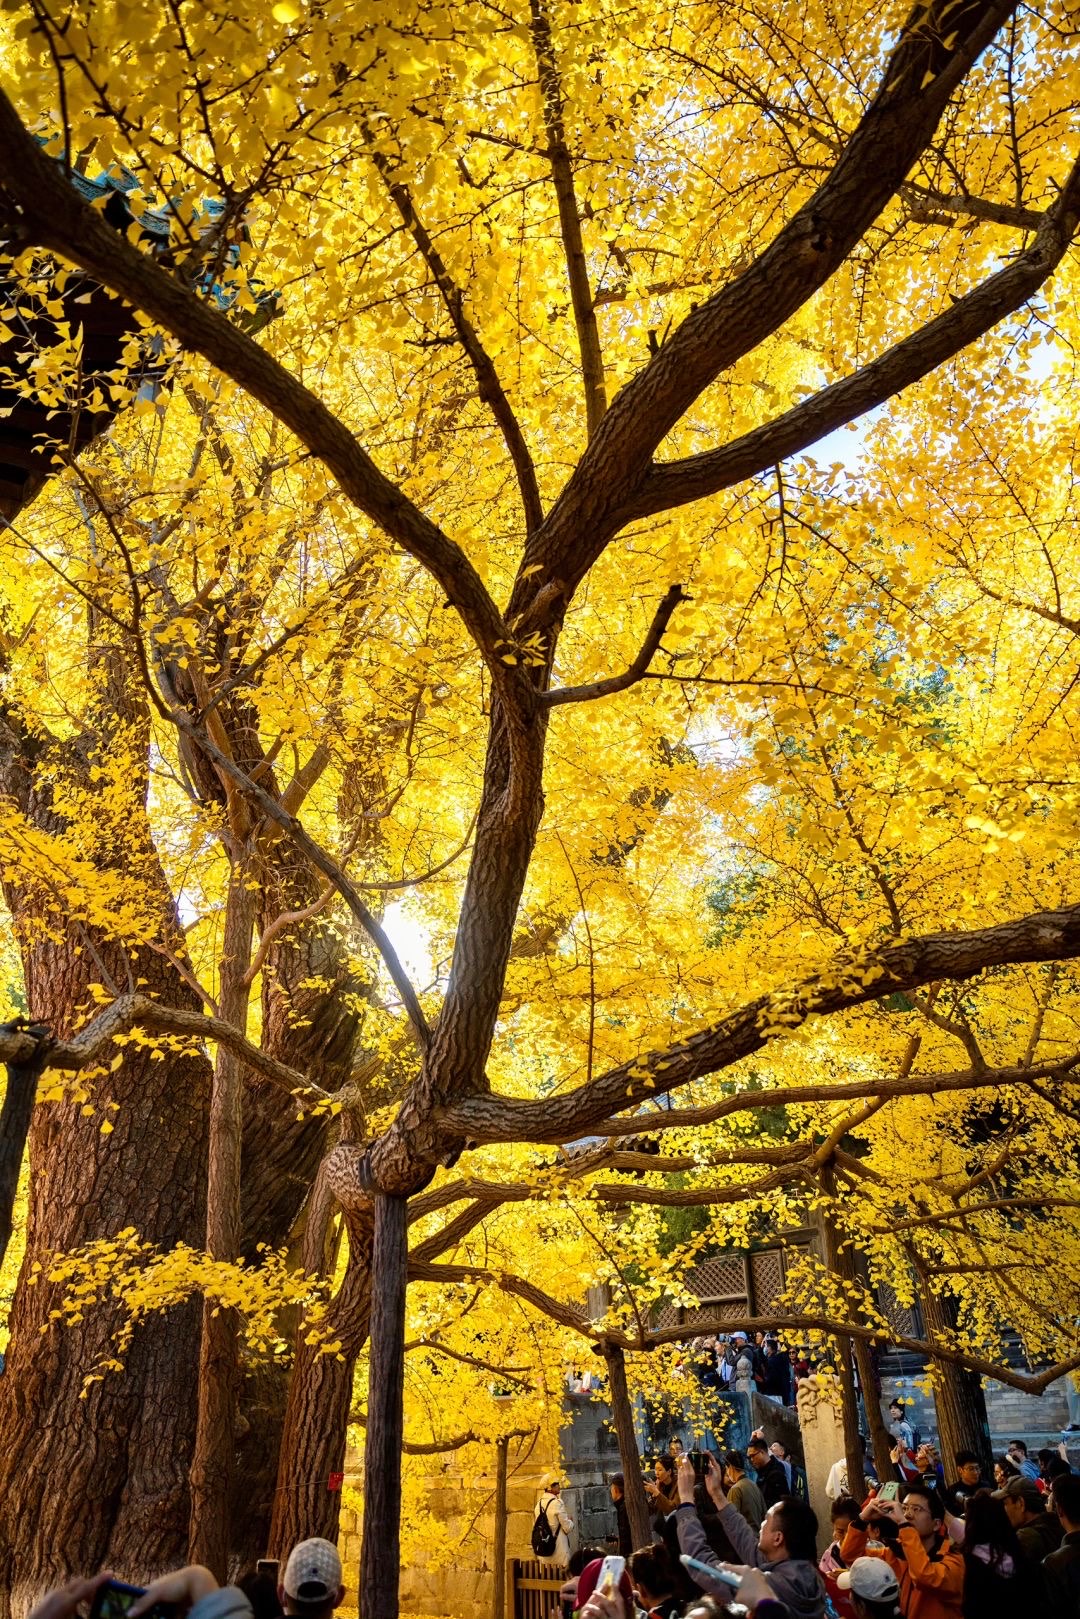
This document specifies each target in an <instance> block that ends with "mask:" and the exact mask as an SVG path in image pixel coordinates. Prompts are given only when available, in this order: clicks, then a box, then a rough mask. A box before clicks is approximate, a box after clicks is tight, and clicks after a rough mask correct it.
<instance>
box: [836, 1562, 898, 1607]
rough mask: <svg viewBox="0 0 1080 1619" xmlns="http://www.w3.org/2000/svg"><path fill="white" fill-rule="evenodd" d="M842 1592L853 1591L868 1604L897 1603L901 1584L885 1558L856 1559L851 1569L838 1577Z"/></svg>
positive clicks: (837, 1580) (837, 1581) (847, 1569)
mask: <svg viewBox="0 0 1080 1619" xmlns="http://www.w3.org/2000/svg"><path fill="white" fill-rule="evenodd" d="M836 1583H837V1585H838V1586H839V1587H840V1589H841V1591H853V1592H854V1593H855V1595H856V1596H857V1597H865V1599H866V1601H867V1602H890V1601H892V1602H895V1601H896V1598H897V1597H898V1596H899V1595H900V1584H899V1581H898V1580H897V1578H896V1575H895V1574H894V1573H893V1571H892V1569H891V1568H890V1567H889V1565H888V1563H886V1561H885V1559H884V1558H883V1557H856V1559H855V1561H854V1562H853V1563H852V1565H851V1567H850V1568H846V1569H845V1570H844V1571H843V1573H842V1574H838V1575H837V1576H836Z"/></svg>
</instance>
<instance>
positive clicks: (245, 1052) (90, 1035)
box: [0, 995, 334, 1102]
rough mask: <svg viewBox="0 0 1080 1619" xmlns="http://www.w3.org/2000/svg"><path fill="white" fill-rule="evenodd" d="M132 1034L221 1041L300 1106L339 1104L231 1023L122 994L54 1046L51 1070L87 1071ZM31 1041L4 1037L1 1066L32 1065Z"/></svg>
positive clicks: (51, 1047)
mask: <svg viewBox="0 0 1080 1619" xmlns="http://www.w3.org/2000/svg"><path fill="white" fill-rule="evenodd" d="M132 1029H144V1030H145V1031H146V1032H147V1033H148V1034H175V1035H180V1036H182V1037H184V1038H191V1039H194V1040H213V1041H216V1043H217V1044H218V1045H220V1046H224V1047H225V1048H226V1049H227V1050H229V1051H231V1052H233V1053H234V1054H235V1055H236V1056H238V1057H239V1058H240V1059H241V1061H242V1062H243V1063H244V1065H245V1066H246V1067H247V1068H250V1069H251V1070H252V1072H254V1073H257V1074H261V1075H262V1077H263V1078H264V1079H268V1080H270V1082H271V1083H272V1084H274V1085H276V1086H277V1087H278V1088H279V1089H281V1090H284V1091H287V1092H288V1094H289V1095H290V1096H295V1097H296V1098H297V1100H298V1101H301V1102H303V1101H308V1100H310V1101H320V1102H330V1101H333V1100H334V1098H333V1097H332V1096H331V1095H330V1092H329V1091H324V1090H323V1088H322V1086H321V1085H315V1084H313V1083H312V1081H311V1080H309V1079H308V1078H307V1076H306V1075H305V1074H302V1073H300V1072H299V1070H298V1069H296V1068H290V1067H289V1066H288V1064H287V1063H283V1062H277V1061H276V1060H275V1058H273V1057H268V1056H267V1055H266V1053H265V1052H263V1051H260V1049H259V1047H258V1046H254V1045H252V1043H251V1041H250V1040H247V1039H246V1038H245V1037H244V1036H243V1035H242V1034H241V1033H240V1032H239V1030H238V1029H236V1028H234V1027H233V1025H232V1024H231V1023H227V1022H225V1021H224V1020H223V1019H221V1018H217V1017H206V1016H204V1014H203V1013H201V1012H187V1011H183V1010H182V1009H181V1008H179V1007H175V1006H163V1005H162V1003H161V1002H160V1001H152V1000H149V999H148V998H147V997H146V996H145V995H121V996H120V997H119V998H118V999H117V1000H115V1001H113V1002H112V1003H111V1005H109V1006H107V1007H106V1008H105V1010H104V1011H103V1012H99V1013H98V1015H97V1017H95V1018H94V1019H93V1021H92V1022H90V1023H88V1024H87V1025H86V1027H85V1028H84V1029H82V1030H81V1031H80V1032H79V1033H78V1034H76V1035H74V1036H72V1038H71V1039H70V1040H57V1041H54V1042H52V1043H51V1044H49V1045H48V1046H47V1048H46V1049H47V1055H46V1060H45V1067H46V1069H56V1070H64V1071H67V1072H77V1071H78V1070H79V1069H81V1068H87V1067H89V1066H90V1064H91V1063H93V1062H96V1061H98V1060H99V1059H100V1058H101V1057H102V1056H103V1055H104V1054H105V1051H106V1049H107V1047H108V1046H109V1044H110V1043H111V1042H112V1041H113V1040H115V1039H116V1038H117V1036H118V1035H123V1034H128V1033H129V1032H130V1031H131V1030H132ZM28 1039H29V1037H28V1036H27V1035H26V1034H24V1033H22V1032H21V1031H20V1032H18V1033H16V1034H14V1035H4V1036H0V1062H8V1063H10V1062H13V1061H16V1062H26V1061H27V1060H29V1056H31V1055H32V1053H28V1052H27V1049H26V1047H27V1041H28Z"/></svg>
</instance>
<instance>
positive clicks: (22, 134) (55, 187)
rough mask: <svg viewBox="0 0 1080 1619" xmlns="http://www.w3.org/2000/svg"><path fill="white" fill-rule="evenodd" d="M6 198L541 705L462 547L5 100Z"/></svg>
mask: <svg viewBox="0 0 1080 1619" xmlns="http://www.w3.org/2000/svg"><path fill="white" fill-rule="evenodd" d="M0 187H2V188H3V191H4V192H5V193H6V197H7V200H8V202H9V204H10V206H11V208H12V210H13V211H14V212H15V213H16V214H17V219H18V227H19V232H20V235H21V237H22V239H23V240H24V241H27V242H32V243H34V244H35V245H37V246H40V247H44V248H48V249H50V250H51V251H53V252H55V253H59V254H61V255H62V256H63V257H64V258H67V259H70V260H71V261H72V262H74V263H75V264H78V265H79V266H81V268H83V269H84V270H87V271H88V272H89V273H90V274H91V275H93V276H94V277H95V279H96V280H98V281H100V282H101V284H102V286H105V287H108V288H109V289H110V290H111V291H113V292H116V293H119V294H120V296H121V297H123V298H126V299H127V300H128V301H129V302H130V303H132V304H134V305H135V307H136V308H137V309H141V310H143V311H144V313H145V314H147V315H149V316H150V318H151V319H152V320H153V321H155V322H156V323H157V324H158V325H159V326H161V327H163V328H164V329H165V330H166V331H168V332H170V333H171V334H172V335H173V336H174V337H175V338H176V339H177V341H178V342H179V343H180V344H181V345H182V346H183V347H184V348H185V349H187V350H188V351H189V352H191V353H195V354H201V355H202V356H203V357H204V358H205V359H207V360H209V362H210V363H211V365H214V366H216V367H217V368H218V369H219V370H220V371H223V372H224V373H225V374H226V375H227V376H230V377H232V378H233V380H234V381H235V382H237V383H238V384H239V385H240V387H242V388H243V389H245V390H246V392H248V393H249V394H250V395H251V396H252V398H254V399H257V400H258V401H259V403H260V404H262V405H264V406H265V407H266V409H267V410H269V411H271V412H272V413H273V415H274V416H275V417H277V419H278V420H279V421H281V422H282V423H283V424H284V425H285V426H286V427H288V428H289V429H290V430H291V431H292V432H293V433H295V435H296V437H297V438H298V439H299V440H300V442H301V443H302V444H304V445H306V446H307V448H308V449H309V450H310V451H311V453H312V454H313V455H314V456H317V457H318V459H319V460H320V461H321V462H322V463H323V465H324V466H325V467H326V468H327V470H328V471H329V472H330V473H331V474H332V476H333V477H334V478H335V479H336V480H337V482H338V483H339V485H340V486H341V489H342V491H343V493H344V494H345V495H346V496H347V497H348V498H349V499H350V500H351V501H353V503H354V504H355V505H356V506H357V507H358V508H359V509H360V510H361V511H362V512H364V513H365V514H366V515H367V516H368V517H370V518H371V519H372V521H373V522H375V523H377V524H378V525H379V527H380V528H381V529H383V531H384V532H385V533H386V534H388V535H389V536H390V538H391V539H393V540H394V541H395V542H396V543H397V544H398V545H400V546H401V548H402V549H403V550H404V551H406V552H407V553H408V554H409V555H410V556H412V557H415V558H416V560H417V561H418V562H420V563H421V564H422V565H423V566H424V567H425V568H426V569H427V570H428V571H429V573H430V574H431V575H432V577H433V578H434V579H436V580H437V581H438V583H439V585H440V586H441V588H442V589H443V590H444V591H445V592H446V596H447V599H448V600H449V602H450V603H451V605H452V606H454V607H455V608H456V609H457V611H458V612H459V614H460V615H461V618H462V621H463V623H464V624H465V626H466V628H467V629H468V631H469V633H470V635H471V636H472V638H473V640H474V641H475V643H476V645H477V647H478V648H479V650H480V652H481V654H482V655H483V657H484V659H485V662H486V663H487V666H488V669H489V671H490V674H491V678H492V682H493V684H494V686H495V688H496V690H497V691H498V692H499V694H500V695H501V696H502V697H503V699H504V701H506V702H507V704H508V706H509V707H510V709H511V711H516V709H517V708H519V707H520V706H521V705H522V703H523V702H525V703H527V702H529V700H530V698H529V693H530V691H531V688H530V687H529V684H528V682H527V681H526V680H525V679H524V678H523V677H522V674H521V671H520V670H519V669H516V668H513V667H510V666H508V665H507V664H505V663H503V662H502V660H501V658H500V657H499V655H498V653H497V652H496V650H495V648H496V643H497V642H500V641H505V640H506V639H508V631H507V628H506V625H505V623H504V622H503V619H502V617H501V615H500V613H499V610H498V608H497V607H496V605H495V603H494V601H493V600H492V599H491V597H490V595H489V594H488V592H487V589H486V588H485V586H484V582H483V580H482V579H481V578H480V575H479V574H478V573H477V571H476V569H475V568H474V567H473V565H472V563H471V562H470V561H469V559H468V557H467V556H466V555H465V553H464V551H463V550H462V549H461V547H460V546H458V545H457V544H455V542H454V541H453V540H451V539H449V538H448V536H447V535H445V534H444V533H443V532H442V530H441V529H440V528H438V527H437V526H436V524H434V523H432V522H431V521H430V519H429V518H427V517H425V515H424V514H423V512H421V511H420V509H419V508H418V507H417V506H415V505H414V504H413V503H412V501H410V500H409V499H408V497H407V496H406V495H404V494H403V493H402V491H401V490H400V489H399V488H398V487H397V486H396V485H395V484H394V483H392V482H391V480H390V479H389V478H387V477H386V476H385V475H384V474H383V473H382V472H380V470H379V468H378V467H377V466H376V465H375V463H374V461H372V459H371V457H370V456H369V455H368V454H367V452H366V451H365V450H364V449H363V448H362V447H361V445H360V444H359V442H358V441H357V439H356V438H355V436H354V435H353V434H352V433H351V432H350V431H349V430H348V428H347V427H346V426H345V425H344V423H343V422H341V421H339V420H338V418H337V417H336V416H335V415H334V414H333V412H332V411H330V410H329V409H328V408H327V406H326V405H325V404H323V402H322V400H320V399H319V398H317V397H316V395H315V394H313V393H311V392H310V391H309V390H308V389H307V388H305V387H304V385H303V384H302V383H301V382H299V381H298V380H297V379H296V378H295V377H294V376H292V375H291V374H290V373H289V372H288V371H286V369H285V368H284V366H282V365H280V364H279V363H278V361H277V360H275V359H274V358H273V356H272V355H270V354H268V353H267V352H266V350H265V349H262V348H260V346H259V345H258V344H257V343H256V342H254V341H253V339H252V338H250V337H248V336H247V335H246V334H245V333H244V332H242V331H240V330H239V329H238V328H237V327H236V326H233V325H232V324H231V323H230V322H229V321H228V320H227V319H226V318H225V316H224V315H223V314H221V313H219V311H218V310H216V309H214V308H213V307H212V306H211V304H210V303H208V302H204V301H203V300H202V299H200V298H198V297H197V296H196V295H195V294H194V293H193V292H192V291H191V290H190V289H189V288H188V287H186V286H184V285H182V284H181V282H180V281H178V280H175V279H174V278H173V277H172V276H171V275H170V274H169V273H168V271H167V270H165V269H164V268H163V267H162V266H161V265H160V264H157V263H155V262H154V260H152V259H151V258H150V257H149V256H148V255H147V254H145V253H141V252H139V251H138V249H137V248H134V247H132V246H131V245H130V243H128V242H127V241H126V240H125V239H124V238H123V237H122V236H120V235H118V234H117V232H116V231H115V230H113V229H112V227H111V226H110V225H108V224H106V222H105V220H104V219H103V218H102V216H101V215H100V214H99V213H97V212H95V210H94V209H92V208H91V207H90V206H89V205H88V204H87V203H84V202H83V201H82V199H81V198H80V196H79V194H78V193H77V192H76V191H75V189H74V187H73V186H72V185H71V184H70V183H69V181H68V179H67V177H66V174H65V172H64V170H63V169H62V167H61V166H60V165H59V164H58V163H56V162H55V161H54V160H53V159H52V158H50V157H48V156H46V154H45V152H44V151H43V150H42V148H41V147H40V146H39V145H38V143H37V141H36V140H35V139H34V138H33V136H32V135H31V134H30V133H29V132H28V131H27V129H26V127H25V126H24V124H23V123H22V120H21V119H20V118H19V115H18V113H17V112H16V111H15V108H14V107H13V106H12V103H11V101H10V100H9V99H8V97H7V96H6V95H5V94H3V93H2V92H0Z"/></svg>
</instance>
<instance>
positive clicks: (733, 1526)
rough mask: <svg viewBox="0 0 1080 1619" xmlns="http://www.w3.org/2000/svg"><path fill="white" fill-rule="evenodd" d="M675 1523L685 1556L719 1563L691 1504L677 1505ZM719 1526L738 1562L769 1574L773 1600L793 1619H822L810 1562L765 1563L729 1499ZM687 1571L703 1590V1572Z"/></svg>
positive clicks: (820, 1593) (820, 1592) (817, 1578)
mask: <svg viewBox="0 0 1080 1619" xmlns="http://www.w3.org/2000/svg"><path fill="white" fill-rule="evenodd" d="M675 1523H676V1526H677V1528H678V1531H679V1546H680V1549H681V1550H682V1551H684V1552H685V1553H686V1555H687V1556H688V1557H696V1558H697V1560H698V1562H699V1563H711V1564H712V1565H713V1566H714V1567H715V1566H716V1564H718V1563H719V1562H720V1558H719V1557H717V1555H716V1553H715V1552H714V1551H713V1549H712V1547H711V1546H710V1545H709V1542H708V1540H707V1539H706V1537H705V1531H704V1529H703V1528H702V1526H701V1520H700V1518H699V1517H698V1515H697V1512H696V1510H695V1509H694V1508H693V1507H692V1506H681V1507H680V1508H679V1510H678V1512H677V1513H676V1514H675ZM720 1527H721V1528H722V1529H723V1530H724V1532H725V1534H726V1535H727V1537H728V1539H729V1540H730V1542H731V1544H732V1546H733V1547H734V1549H735V1555H736V1557H737V1558H738V1559H739V1561H740V1562H742V1563H746V1564H748V1565H749V1566H750V1567H751V1568H759V1569H761V1571H762V1573H763V1574H767V1575H768V1576H769V1584H770V1585H771V1586H772V1588H773V1591H774V1592H775V1594H776V1599H777V1601H778V1602H783V1603H784V1604H785V1605H786V1606H787V1607H788V1608H789V1609H790V1610H791V1613H792V1616H793V1619H823V1615H824V1613H825V1587H824V1585H823V1584H822V1580H821V1575H820V1574H819V1573H818V1571H817V1569H816V1568H815V1567H814V1565H813V1563H808V1562H806V1561H805V1559H803V1558H801V1557H785V1558H784V1560H783V1561H782V1562H780V1563H769V1562H767V1561H766V1560H765V1558H763V1557H761V1556H760V1555H759V1553H758V1543H757V1536H756V1535H755V1533H754V1531H753V1530H752V1529H751V1527H750V1525H749V1524H748V1523H747V1521H746V1519H745V1518H744V1517H743V1516H742V1514H741V1513H739V1512H737V1511H736V1510H735V1508H734V1507H733V1506H732V1505H731V1503H730V1502H729V1503H728V1505H727V1506H726V1507H722V1508H721V1510H720ZM687 1572H688V1573H689V1574H690V1576H691V1578H692V1579H693V1580H694V1581H695V1582H696V1584H698V1585H700V1586H701V1587H702V1589H703V1590H704V1589H705V1588H706V1580H705V1576H704V1575H701V1576H698V1575H697V1574H695V1573H694V1571H693V1570H692V1569H690V1570H688V1571H687ZM710 1594H711V1595H713V1596H716V1595H717V1591H716V1588H715V1587H711V1588H710Z"/></svg>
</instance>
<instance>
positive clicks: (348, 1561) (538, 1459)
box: [338, 1442, 614, 1619]
mask: <svg viewBox="0 0 1080 1619" xmlns="http://www.w3.org/2000/svg"><path fill="white" fill-rule="evenodd" d="M466 1454H468V1455H469V1456H470V1461H471V1466H470V1469H469V1471H468V1472H466V1471H464V1470H463V1468H462V1466H461V1464H460V1462H459V1461H458V1460H457V1458H456V1456H454V1455H450V1456H440V1457H433V1458H432V1460H431V1467H430V1474H429V1480H428V1487H427V1490H426V1494H425V1502H426V1506H427V1509H428V1511H430V1512H431V1514H432V1516H433V1517H434V1518H436V1519H437V1520H438V1521H439V1523H440V1524H441V1525H442V1526H443V1528H444V1530H445V1534H446V1540H447V1544H448V1545H449V1546H451V1547H457V1545H458V1543H459V1542H461V1546H460V1550H458V1551H456V1553H455V1556H454V1558H453V1560H452V1562H451V1564H450V1566H449V1567H446V1568H425V1567H419V1566H416V1565H413V1566H411V1567H403V1568H402V1571H401V1611H402V1613H403V1614H409V1615H413V1616H414V1619H492V1606H493V1602H494V1596H495V1577H494V1565H493V1561H492V1552H493V1547H494V1543H495V1452H494V1446H490V1447H487V1446H486V1447H484V1448H483V1450H482V1451H478V1447H470V1449H469V1452H468V1453H466ZM478 1456H479V1460H480V1469H481V1470H480V1471H477V1465H476V1464H477V1459H478ZM508 1462H509V1466H508V1478H507V1492H506V1493H507V1535H506V1549H507V1554H508V1556H511V1557H531V1556H532V1549H531V1545H530V1537H531V1535H532V1526H533V1512H534V1508H535V1505H536V1499H537V1495H538V1494H539V1490H540V1481H541V1479H542V1478H543V1476H544V1474H545V1473H548V1472H550V1470H551V1468H552V1466H556V1465H559V1464H558V1462H557V1460H554V1459H553V1458H552V1456H551V1455H550V1453H549V1451H548V1450H547V1449H546V1448H545V1447H544V1446H543V1445H542V1444H541V1443H540V1442H536V1443H534V1444H533V1445H532V1448H531V1449H530V1448H529V1445H528V1443H526V1444H524V1445H523V1446H521V1447H520V1448H519V1449H518V1451H517V1453H516V1454H515V1447H514V1445H513V1444H512V1445H511V1447H510V1453H509V1457H508ZM612 1470H614V1469H612ZM361 1479H362V1472H361V1463H360V1457H359V1456H358V1455H356V1454H354V1453H350V1454H349V1456H348V1458H347V1460H346V1473H345V1498H344V1501H343V1505H342V1511H341V1528H340V1531H339V1535H338V1546H339V1549H340V1551H341V1557H342V1563H343V1566H344V1579H345V1591H346V1595H345V1602H344V1604H343V1607H342V1611H343V1612H344V1613H346V1614H348V1613H355V1612H356V1606H357V1589H358V1565H359V1561H360V1526H359V1522H358V1514H357V1511H356V1509H355V1508H354V1507H353V1506H351V1505H350V1504H349V1494H350V1492H355V1491H356V1490H357V1489H358V1488H359V1487H360V1485H361ZM604 1493H605V1494H606V1491H605V1492H604ZM566 1500H567V1508H568V1510H569V1512H570V1515H571V1517H575V1508H576V1507H577V1505H578V1503H577V1499H576V1497H575V1495H574V1494H573V1493H572V1492H570V1491H568V1492H567V1496H566ZM608 1504H609V1506H610V1497H609V1498H608ZM579 1510H580V1509H579ZM575 1521H576V1518H575Z"/></svg>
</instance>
